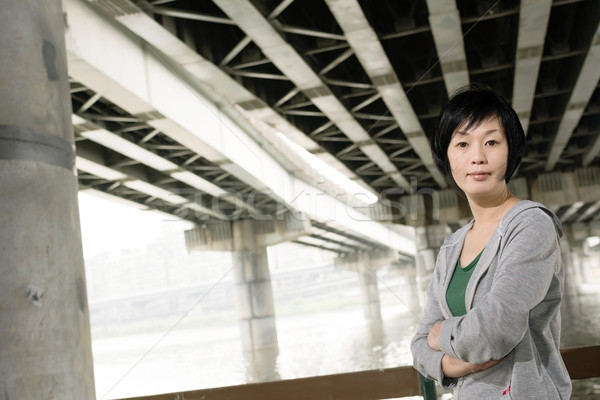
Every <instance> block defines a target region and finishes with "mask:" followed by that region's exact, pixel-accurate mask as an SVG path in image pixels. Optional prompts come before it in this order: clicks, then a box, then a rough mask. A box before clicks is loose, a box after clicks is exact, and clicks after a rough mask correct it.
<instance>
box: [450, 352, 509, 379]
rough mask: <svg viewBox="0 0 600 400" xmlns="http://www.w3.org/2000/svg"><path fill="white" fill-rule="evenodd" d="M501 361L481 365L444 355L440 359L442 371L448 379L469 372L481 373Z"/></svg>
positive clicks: (491, 361)
mask: <svg viewBox="0 0 600 400" xmlns="http://www.w3.org/2000/svg"><path fill="white" fill-rule="evenodd" d="M500 361H502V360H490V361H488V362H486V363H483V364H472V363H469V362H466V361H462V360H459V359H458V358H454V357H451V356H449V355H448V354H444V356H443V357H442V371H443V372H444V376H446V377H448V378H460V377H461V376H465V375H467V374H470V373H471V372H476V371H482V370H484V369H488V368H490V367H493V366H494V365H496V364H498V363H499V362H500Z"/></svg>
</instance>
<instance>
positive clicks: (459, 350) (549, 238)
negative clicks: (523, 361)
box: [440, 208, 561, 364]
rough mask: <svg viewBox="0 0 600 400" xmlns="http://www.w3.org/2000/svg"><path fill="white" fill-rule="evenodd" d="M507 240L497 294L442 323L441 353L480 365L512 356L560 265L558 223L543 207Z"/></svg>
mask: <svg viewBox="0 0 600 400" xmlns="http://www.w3.org/2000/svg"><path fill="white" fill-rule="evenodd" d="M503 240H504V241H505V243H504V246H503V248H502V250H501V252H500V253H499V255H498V257H499V259H498V268H497V269H496V272H495V275H494V276H493V283H492V286H491V290H490V291H489V292H488V293H487V294H486V295H485V296H483V297H482V298H481V299H480V300H479V301H478V302H477V303H475V304H474V306H473V308H472V309H471V310H469V311H468V312H467V314H466V315H464V316H461V317H451V318H449V319H447V320H446V321H444V322H443V323H442V329H441V333H440V349H441V350H442V351H443V352H444V353H446V354H448V355H450V356H452V357H455V358H458V359H461V360H463V361H468V362H471V363H476V364H479V363H483V362H486V361H489V360H492V359H495V360H497V359H501V358H503V357H504V356H506V355H507V354H508V353H510V351H511V350H512V349H514V348H515V347H516V346H517V345H518V344H519V342H520V341H521V340H522V339H523V337H524V336H525V333H526V331H527V330H528V329H529V316H530V311H531V310H532V309H533V308H534V307H535V306H536V305H537V304H539V303H540V302H541V301H542V300H543V299H544V298H545V296H546V294H547V292H548V289H549V287H550V284H551V281H552V278H553V276H554V274H555V271H556V270H557V268H558V266H560V263H561V260H560V257H561V254H560V246H559V244H558V237H557V233H556V228H555V225H554V222H553V221H552V220H551V218H550V217H549V216H548V215H547V214H546V213H544V212H543V211H542V210H540V209H538V208H535V209H532V210H528V211H526V215H525V216H523V217H522V218H520V219H519V221H517V222H515V223H514V226H511V227H510V229H509V231H507V232H505V235H504V237H503ZM488 273H491V271H488Z"/></svg>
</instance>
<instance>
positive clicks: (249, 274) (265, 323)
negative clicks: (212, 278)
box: [232, 220, 278, 350]
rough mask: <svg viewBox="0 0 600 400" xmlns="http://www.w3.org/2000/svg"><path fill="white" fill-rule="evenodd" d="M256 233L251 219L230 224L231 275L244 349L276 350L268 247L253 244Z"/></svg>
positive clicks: (275, 329)
mask: <svg viewBox="0 0 600 400" xmlns="http://www.w3.org/2000/svg"><path fill="white" fill-rule="evenodd" d="M257 234H258V233H257V232H256V226H255V223H254V221H253V220H241V221H234V222H233V247H234V251H233V253H232V256H233V265H234V268H233V274H234V279H235V285H236V299H237V305H238V317H239V324H240V333H241V338H242V347H243V348H244V349H245V350H258V349H264V348H276V347H278V343H277V328H276V325H275V303H274V301H273V288H272V287H271V273H270V271H269V259H268V257H267V248H266V246H259V245H257V244H256V241H255V238H256V236H257Z"/></svg>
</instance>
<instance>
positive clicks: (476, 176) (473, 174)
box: [469, 171, 489, 181]
mask: <svg viewBox="0 0 600 400" xmlns="http://www.w3.org/2000/svg"><path fill="white" fill-rule="evenodd" d="M488 175H489V172H483V171H476V172H471V173H470V174H469V176H470V177H471V178H473V179H474V180H476V181H482V180H484V179H486V178H487V177H488Z"/></svg>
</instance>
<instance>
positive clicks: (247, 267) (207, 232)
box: [185, 212, 310, 375]
mask: <svg viewBox="0 0 600 400" xmlns="http://www.w3.org/2000/svg"><path fill="white" fill-rule="evenodd" d="M309 232H310V220H309V219H308V218H306V217H305V216H303V215H302V214H299V213H294V212H286V213H283V214H278V215H273V216H270V218H262V219H259V220H253V219H248V220H236V221H231V222H228V221H227V222H222V223H220V224H211V225H207V226H202V227H197V228H194V229H191V230H189V231H186V232H185V242H186V246H187V248H188V250H203V251H207V250H208V251H210V250H213V251H231V252H232V257H233V271H234V280H235V284H236V300H237V308H238V315H239V324H240V333H241V339H242V348H243V350H244V351H245V352H246V353H248V352H251V353H252V352H253V353H255V354H254V355H252V354H250V355H248V354H246V356H249V357H250V358H254V359H263V360H270V359H273V357H272V355H273V349H274V351H275V352H276V351H277V349H278V341H277V327H276V325H275V303H274V300H273V288H272V286H271V273H270V270H269V260H268V257H267V246H272V245H275V244H277V243H281V242H284V241H288V240H294V239H296V238H298V237H300V236H302V235H306V234H308V233H309ZM267 349H270V351H265V352H260V351H261V350H267ZM265 354H266V355H267V356H265ZM260 374H261V373H260V372H259V375H260Z"/></svg>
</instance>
